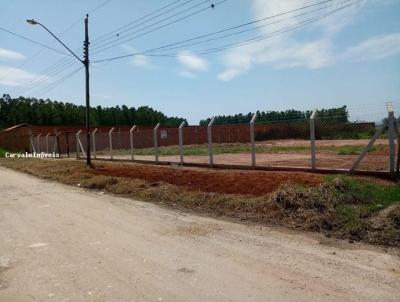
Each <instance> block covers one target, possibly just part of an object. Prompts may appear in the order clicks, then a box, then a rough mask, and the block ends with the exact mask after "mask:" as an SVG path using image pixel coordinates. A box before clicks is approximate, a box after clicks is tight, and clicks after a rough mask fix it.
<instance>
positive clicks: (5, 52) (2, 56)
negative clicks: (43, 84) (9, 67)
mask: <svg viewBox="0 0 400 302" xmlns="http://www.w3.org/2000/svg"><path fill="white" fill-rule="evenodd" d="M22 59H25V56H24V55H23V54H20V53H19V52H16V51H13V50H9V49H5V48H0V60H22Z"/></svg>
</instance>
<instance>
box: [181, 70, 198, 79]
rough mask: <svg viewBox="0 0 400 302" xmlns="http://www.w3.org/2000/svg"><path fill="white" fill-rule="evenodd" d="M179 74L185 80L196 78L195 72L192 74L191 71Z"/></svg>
mask: <svg viewBox="0 0 400 302" xmlns="http://www.w3.org/2000/svg"><path fill="white" fill-rule="evenodd" d="M178 74H179V75H180V76H181V77H183V78H188V79H194V78H196V75H195V74H194V73H193V72H190V71H187V70H181V71H179V73H178Z"/></svg>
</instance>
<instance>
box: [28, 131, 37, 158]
mask: <svg viewBox="0 0 400 302" xmlns="http://www.w3.org/2000/svg"><path fill="white" fill-rule="evenodd" d="M29 141H30V144H31V146H30V152H31V153H36V148H35V144H34V143H33V135H32V129H29Z"/></svg>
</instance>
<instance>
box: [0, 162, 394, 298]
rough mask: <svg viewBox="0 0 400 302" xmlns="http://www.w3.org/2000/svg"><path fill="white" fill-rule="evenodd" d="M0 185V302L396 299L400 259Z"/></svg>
mask: <svg viewBox="0 0 400 302" xmlns="http://www.w3.org/2000/svg"><path fill="white" fill-rule="evenodd" d="M26 169H30V168H29V166H28V165H27V168H26ZM45 169H46V168H45V166H43V167H42V170H45ZM53 169H54V170H56V169H57V168H56V167H53ZM63 169H64V170H66V166H64V167H63ZM62 171H63V170H62V169H60V170H57V173H58V174H61V173H63V172H62ZM83 171H84V169H83V170H82V171H80V175H81V178H82V177H83V176H85V174H84V172H83ZM44 172H45V171H41V172H40V173H43V175H44ZM66 173H69V174H74V173H75V170H70V171H69V172H66ZM0 175H1V178H2V182H1V183H0V191H1V194H0V230H1V232H0V242H1V244H0V301H1V302H32V301H89V302H90V301H96V302H102V301H143V302H148V301H173V302H180V301H182V302H183V301H191V302H197V301H198V302H200V301H201V302H203V301H210V302H214V301H218V302H228V301H230V302H235V301H238V302H239V301H240V302H242V301H249V302H253V301H254V302H255V301H257V302H258V301H299V302H302V301H307V302H313V301H326V302H339V301H340V302H342V301H363V302H369V301H377V302H378V301H387V302H392V301H393V302H394V301H398V298H399V296H400V258H399V257H398V256H396V255H393V254H391V253H388V252H385V251H384V250H382V249H377V248H374V247H371V246H369V245H363V244H347V243H345V242H343V241H337V240H333V239H326V238H323V237H321V236H318V235H311V234H305V233H301V232H288V231H285V230H282V229H279V228H270V227H260V226H245V225H240V224H236V223H230V222H225V221H221V220H215V219H211V218H206V217H199V216H196V215H191V214H187V213H181V212H179V211H176V210H175V211H171V210H168V209H165V208H161V207H159V206H157V205H154V204H151V203H145V202H140V201H137V200H132V199H125V198H119V197H114V196H112V195H108V194H100V193H99V192H88V191H86V190H83V189H81V188H76V187H75V188H73V187H67V186H64V185H61V184H57V183H54V182H49V181H46V180H41V179H37V178H34V177H32V176H28V175H24V174H21V173H18V172H15V171H11V170H8V169H5V168H3V167H0ZM143 190H146V188H143ZM157 196H162V195H154V196H153V198H157ZM175 197H176V196H175Z"/></svg>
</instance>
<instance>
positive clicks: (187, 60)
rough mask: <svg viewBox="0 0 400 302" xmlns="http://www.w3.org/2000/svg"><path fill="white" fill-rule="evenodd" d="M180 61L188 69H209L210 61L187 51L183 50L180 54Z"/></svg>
mask: <svg viewBox="0 0 400 302" xmlns="http://www.w3.org/2000/svg"><path fill="white" fill-rule="evenodd" d="M178 61H179V62H180V63H181V64H182V65H183V66H184V67H185V68H187V69H189V70H192V71H207V70H208V63H207V61H206V60H204V59H203V58H200V57H199V56H196V55H194V54H191V53H189V52H186V51H182V52H180V53H179V54H178Z"/></svg>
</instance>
